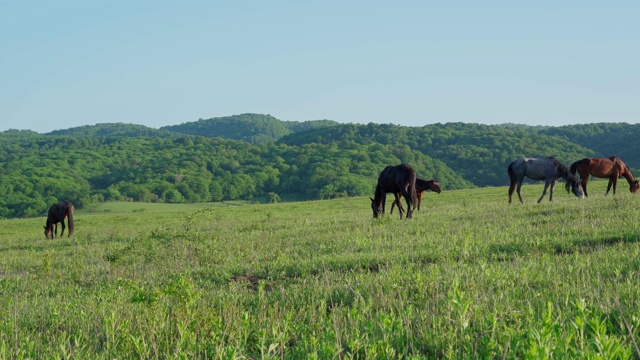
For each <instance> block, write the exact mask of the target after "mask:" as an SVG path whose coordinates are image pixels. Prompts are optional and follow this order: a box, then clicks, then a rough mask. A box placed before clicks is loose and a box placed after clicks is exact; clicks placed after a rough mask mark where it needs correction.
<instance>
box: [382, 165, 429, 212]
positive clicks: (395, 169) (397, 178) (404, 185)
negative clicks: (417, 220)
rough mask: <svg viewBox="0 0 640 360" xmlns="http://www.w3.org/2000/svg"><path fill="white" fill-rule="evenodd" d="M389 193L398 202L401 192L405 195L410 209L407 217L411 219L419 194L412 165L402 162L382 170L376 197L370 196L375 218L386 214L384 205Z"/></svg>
mask: <svg viewBox="0 0 640 360" xmlns="http://www.w3.org/2000/svg"><path fill="white" fill-rule="evenodd" d="M388 193H392V194H393V196H394V197H395V199H396V201H398V202H399V201H400V194H402V196H404V198H405V200H406V202H407V209H408V211H407V219H411V213H412V210H413V207H414V204H416V203H417V201H418V195H417V193H416V172H415V171H414V170H413V168H412V167H411V166H409V165H407V164H400V165H396V166H387V167H386V168H384V170H382V172H381V173H380V176H378V184H377V185H376V192H375V195H374V198H373V199H371V198H370V199H371V209H372V210H373V217H374V218H377V217H378V216H379V215H381V214H384V205H385V202H386V198H387V194H388ZM402 213H403V212H400V218H401V219H402Z"/></svg>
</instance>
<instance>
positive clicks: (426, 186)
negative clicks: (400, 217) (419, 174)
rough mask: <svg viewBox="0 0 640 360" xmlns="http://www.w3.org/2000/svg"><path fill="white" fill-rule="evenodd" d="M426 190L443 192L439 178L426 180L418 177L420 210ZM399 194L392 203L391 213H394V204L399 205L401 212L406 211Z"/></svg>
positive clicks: (417, 191)
mask: <svg viewBox="0 0 640 360" xmlns="http://www.w3.org/2000/svg"><path fill="white" fill-rule="evenodd" d="M425 191H433V192H437V193H438V194H440V193H441V192H442V188H441V187H440V184H438V181H437V180H424V179H420V178H416V193H417V197H418V210H420V203H421V202H422V196H424V192H425ZM398 198H399V196H396V200H395V201H394V202H393V203H392V204H391V214H393V208H394V206H398V209H399V210H400V211H401V212H404V208H403V207H402V203H400V201H399V199H398Z"/></svg>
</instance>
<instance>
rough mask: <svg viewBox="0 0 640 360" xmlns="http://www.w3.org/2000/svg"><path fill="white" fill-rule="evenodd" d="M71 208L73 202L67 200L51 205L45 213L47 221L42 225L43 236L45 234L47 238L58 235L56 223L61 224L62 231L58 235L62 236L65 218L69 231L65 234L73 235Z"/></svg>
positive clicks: (72, 208)
mask: <svg viewBox="0 0 640 360" xmlns="http://www.w3.org/2000/svg"><path fill="white" fill-rule="evenodd" d="M73 210H74V207H73V204H72V203H71V202H69V201H67V200H63V201H60V202H58V203H57V204H53V205H51V207H50V208H49V213H48V214H47V223H46V224H45V225H44V236H46V237H47V239H53V238H54V237H55V236H58V223H61V224H62V232H61V233H60V236H63V235H64V229H65V226H64V219H65V218H67V219H68V223H69V232H68V235H67V236H71V235H73V230H74V226H73Z"/></svg>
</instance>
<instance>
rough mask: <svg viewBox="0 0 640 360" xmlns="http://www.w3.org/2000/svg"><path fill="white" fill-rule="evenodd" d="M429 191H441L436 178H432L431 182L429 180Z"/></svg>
mask: <svg viewBox="0 0 640 360" xmlns="http://www.w3.org/2000/svg"><path fill="white" fill-rule="evenodd" d="M431 191H433V192H437V193H438V194H440V193H441V192H442V188H441V187H440V184H438V182H437V181H436V180H433V182H431Z"/></svg>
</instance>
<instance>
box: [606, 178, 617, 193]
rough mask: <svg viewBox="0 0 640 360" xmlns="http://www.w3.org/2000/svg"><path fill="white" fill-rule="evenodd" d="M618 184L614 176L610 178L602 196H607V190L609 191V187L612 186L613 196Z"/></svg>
mask: <svg viewBox="0 0 640 360" xmlns="http://www.w3.org/2000/svg"><path fill="white" fill-rule="evenodd" d="M617 184H618V178H616V177H615V176H612V177H610V178H609V185H607V192H606V193H605V194H604V196H607V194H608V193H609V190H610V189H611V186H612V185H613V195H615V194H616V185H617Z"/></svg>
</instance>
